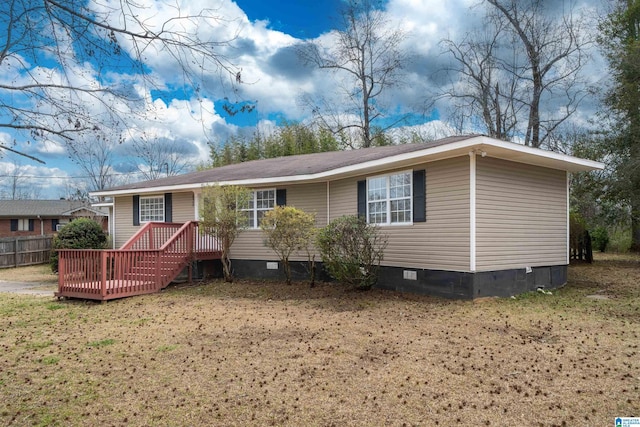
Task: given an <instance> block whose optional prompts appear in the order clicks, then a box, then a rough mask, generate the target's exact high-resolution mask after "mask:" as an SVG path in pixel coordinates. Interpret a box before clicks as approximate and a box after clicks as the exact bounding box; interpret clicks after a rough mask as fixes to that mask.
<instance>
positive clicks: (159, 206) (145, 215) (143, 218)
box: [140, 196, 164, 222]
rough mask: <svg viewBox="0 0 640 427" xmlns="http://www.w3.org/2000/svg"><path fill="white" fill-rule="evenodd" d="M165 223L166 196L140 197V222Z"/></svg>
mask: <svg viewBox="0 0 640 427" xmlns="http://www.w3.org/2000/svg"><path fill="white" fill-rule="evenodd" d="M152 221H154V222H164V196H151V197H140V222H152Z"/></svg>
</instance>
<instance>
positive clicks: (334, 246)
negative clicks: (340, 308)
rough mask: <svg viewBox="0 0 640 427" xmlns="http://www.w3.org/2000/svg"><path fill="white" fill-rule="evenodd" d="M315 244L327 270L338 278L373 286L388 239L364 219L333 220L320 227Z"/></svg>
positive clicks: (355, 283)
mask: <svg viewBox="0 0 640 427" xmlns="http://www.w3.org/2000/svg"><path fill="white" fill-rule="evenodd" d="M316 243H317V248H318V250H319V251H320V256H321V257H322V262H323V264H324V267H325V269H326V270H327V272H328V273H329V274H330V275H331V276H332V277H333V278H334V279H336V280H337V281H339V282H341V283H344V284H346V285H348V286H352V287H355V288H358V289H370V288H371V287H372V286H373V285H374V284H375V283H376V281H377V280H378V268H379V267H380V262H381V261H382V258H383V256H384V249H385V248H386V246H387V240H386V238H384V237H383V236H381V235H380V233H379V230H378V227H376V226H375V225H371V224H367V222H366V220H365V219H364V218H358V217H356V216H343V217H340V218H336V219H334V220H333V221H331V222H330V223H329V224H328V225H327V226H326V227H324V228H322V229H321V230H320V232H319V233H318V237H317V240H316Z"/></svg>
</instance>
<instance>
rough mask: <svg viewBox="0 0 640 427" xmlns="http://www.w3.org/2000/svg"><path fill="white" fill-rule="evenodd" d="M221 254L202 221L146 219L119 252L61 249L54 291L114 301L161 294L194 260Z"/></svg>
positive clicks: (217, 257)
mask: <svg viewBox="0 0 640 427" xmlns="http://www.w3.org/2000/svg"><path fill="white" fill-rule="evenodd" d="M220 255H221V254H220V251H219V248H218V242H217V239H215V238H212V237H211V236H202V235H200V233H199V229H198V223H197V221H190V222H187V223H185V224H176V223H147V224H146V225H145V226H144V227H142V228H141V229H140V230H139V231H138V232H137V233H136V234H135V235H134V236H133V237H132V238H131V239H129V240H128V241H127V242H126V243H125V244H124V245H123V246H122V248H120V249H117V250H91V249H61V250H59V267H58V269H59V272H58V291H57V292H55V295H56V296H58V297H68V298H84V299H96V300H109V299H115V298H124V297H128V296H134V295H142V294H148V293H153V292H158V291H160V290H161V289H164V288H165V287H167V286H168V285H169V284H170V283H171V281H173V280H174V279H175V278H176V277H177V276H178V275H180V273H182V271H184V269H185V268H188V269H189V268H190V267H191V263H192V262H193V261H196V260H211V259H219V258H220ZM189 278H191V271H189Z"/></svg>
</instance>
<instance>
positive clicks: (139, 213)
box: [138, 194, 165, 224]
mask: <svg viewBox="0 0 640 427" xmlns="http://www.w3.org/2000/svg"><path fill="white" fill-rule="evenodd" d="M145 199H162V219H160V220H152V221H147V220H143V219H142V201H143V200H145ZM164 211H165V200H164V194H154V195H152V196H140V199H139V200H138V221H139V222H140V224H146V223H148V222H164Z"/></svg>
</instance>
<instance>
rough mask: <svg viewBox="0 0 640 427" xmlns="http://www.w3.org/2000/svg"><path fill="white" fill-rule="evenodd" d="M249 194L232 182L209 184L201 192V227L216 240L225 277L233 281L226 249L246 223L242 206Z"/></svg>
mask: <svg viewBox="0 0 640 427" xmlns="http://www.w3.org/2000/svg"><path fill="white" fill-rule="evenodd" d="M250 194H251V193H250V191H249V190H247V189H246V188H244V187H238V186H235V185H229V186H225V187H221V186H208V187H204V189H203V191H202V205H201V207H200V225H201V226H202V227H201V230H202V232H204V233H207V234H212V235H214V236H215V237H216V238H217V239H218V242H219V243H220V249H221V251H222V259H221V261H222V270H223V274H224V280H225V281H226V282H229V283H231V282H233V273H232V270H231V259H230V258H229V252H230V251H231V245H232V244H233V242H234V240H235V239H236V237H238V235H239V234H240V232H242V230H244V229H245V228H247V226H248V221H247V215H246V212H244V211H242V210H241V209H242V208H243V207H245V206H247V205H248V203H249V197H250Z"/></svg>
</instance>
